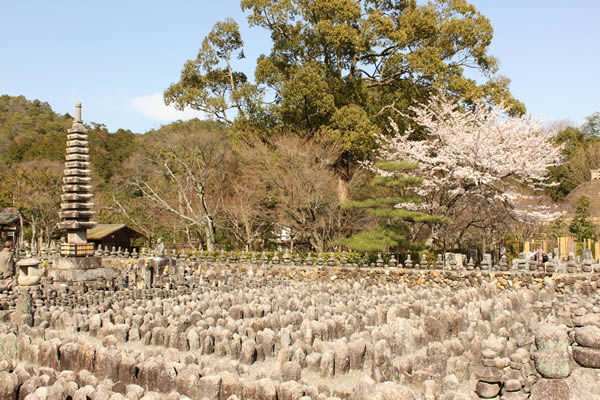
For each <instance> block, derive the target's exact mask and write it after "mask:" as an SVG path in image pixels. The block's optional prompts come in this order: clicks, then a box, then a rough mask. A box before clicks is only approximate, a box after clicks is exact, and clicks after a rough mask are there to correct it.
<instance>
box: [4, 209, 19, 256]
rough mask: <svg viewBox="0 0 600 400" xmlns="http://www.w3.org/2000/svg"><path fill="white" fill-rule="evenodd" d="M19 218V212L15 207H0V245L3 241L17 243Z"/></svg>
mask: <svg viewBox="0 0 600 400" xmlns="http://www.w3.org/2000/svg"><path fill="white" fill-rule="evenodd" d="M21 218H22V217H21V214H20V213H19V211H18V210H17V209H16V208H13V207H9V208H5V209H0V247H1V246H3V245H4V241H10V242H12V244H13V246H15V245H16V244H17V241H18V239H19V231H20V227H21V223H22V219H21Z"/></svg>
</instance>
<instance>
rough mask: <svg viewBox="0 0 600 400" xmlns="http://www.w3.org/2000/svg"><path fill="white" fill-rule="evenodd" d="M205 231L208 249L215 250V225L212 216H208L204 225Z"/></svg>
mask: <svg viewBox="0 0 600 400" xmlns="http://www.w3.org/2000/svg"><path fill="white" fill-rule="evenodd" d="M204 233H205V234H206V250H208V251H215V226H214V223H213V220H212V218H211V217H209V216H207V217H206V224H205V225H204Z"/></svg>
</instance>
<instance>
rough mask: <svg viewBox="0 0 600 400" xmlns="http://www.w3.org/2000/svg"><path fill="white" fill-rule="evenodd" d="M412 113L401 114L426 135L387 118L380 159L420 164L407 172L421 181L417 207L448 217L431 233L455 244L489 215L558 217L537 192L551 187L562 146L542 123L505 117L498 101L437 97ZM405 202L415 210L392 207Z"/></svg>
mask: <svg viewBox="0 0 600 400" xmlns="http://www.w3.org/2000/svg"><path fill="white" fill-rule="evenodd" d="M411 112H412V114H411V115H404V116H405V117H406V118H408V119H409V120H410V121H411V122H413V123H414V125H417V126H420V127H422V128H423V129H424V130H425V132H426V133H427V135H426V136H427V137H426V138H425V139H424V140H416V141H415V140H411V133H413V131H412V130H410V129H409V130H408V132H400V129H399V127H398V126H397V125H396V124H395V123H394V121H392V120H390V126H391V130H392V135H380V136H379V141H380V144H381V150H380V152H381V154H380V156H381V158H382V159H385V160H389V161H408V162H411V163H415V164H418V165H419V168H418V169H416V170H414V171H413V173H415V174H416V175H419V176H421V177H422V178H423V183H422V185H421V186H419V187H418V188H417V194H419V195H421V196H422V197H423V200H424V201H423V202H422V203H421V204H419V205H418V206H419V207H421V208H422V209H424V211H426V212H428V213H430V214H432V215H440V216H446V217H449V218H451V219H452V220H453V222H454V223H453V224H449V225H447V226H446V228H445V229H441V230H439V231H438V232H437V234H435V233H436V232H434V239H438V240H441V239H443V240H444V242H446V240H447V241H449V242H450V243H452V245H454V246H456V245H460V243H455V241H456V239H458V240H459V239H460V238H462V237H464V235H465V230H466V229H470V228H479V229H483V228H485V226H487V225H490V224H492V221H491V220H490V218H492V217H493V218H495V219H498V218H500V219H506V220H505V221H504V222H507V221H509V220H511V219H513V220H520V221H524V220H527V221H540V220H542V219H554V218H556V217H557V215H555V213H552V212H549V209H547V208H546V207H545V206H542V205H541V204H540V202H539V197H536V195H535V193H536V190H537V189H541V188H543V187H544V186H545V185H548V184H549V183H548V178H549V175H548V167H550V166H553V165H556V164H557V163H559V162H560V158H561V150H562V147H561V146H557V145H555V144H554V143H553V142H552V141H551V140H550V139H551V138H552V136H553V133H554V132H553V131H551V130H547V129H544V128H543V126H542V121H540V120H537V119H534V118H533V117H532V116H531V115H527V116H522V117H513V116H509V115H507V113H506V109H505V108H504V107H503V106H501V105H500V106H490V105H489V104H488V103H486V102H484V101H477V102H475V103H474V104H473V105H472V106H469V107H465V106H463V105H461V104H458V103H455V102H452V101H450V100H448V99H447V98H446V97H443V96H434V97H432V98H431V99H430V100H429V102H427V103H426V104H421V105H419V106H418V107H413V108H412V109H411ZM470 205H471V206H470ZM404 206H409V207H410V206H412V207H415V205H414V204H406V205H404V204H401V205H398V207H404ZM469 209H470V210H471V212H468V210H469ZM465 210H467V212H465ZM496 222H497V221H496ZM453 225H454V226H453ZM453 229H454V231H453ZM449 233H452V234H453V236H454V238H453V237H451V236H452V235H449ZM436 236H437V237H436ZM450 243H448V244H450ZM444 247H446V246H444Z"/></svg>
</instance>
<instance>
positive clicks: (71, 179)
mask: <svg viewBox="0 0 600 400" xmlns="http://www.w3.org/2000/svg"><path fill="white" fill-rule="evenodd" d="M91 181H92V178H90V177H87V176H65V177H64V178H63V183H65V184H67V185H74V184H78V183H83V184H86V183H90V182H91Z"/></svg>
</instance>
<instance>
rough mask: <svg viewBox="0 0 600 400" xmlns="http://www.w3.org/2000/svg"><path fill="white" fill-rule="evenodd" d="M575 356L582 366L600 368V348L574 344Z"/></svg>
mask: <svg viewBox="0 0 600 400" xmlns="http://www.w3.org/2000/svg"><path fill="white" fill-rule="evenodd" d="M573 358H574V359H575V361H576V362H577V364H579V365H581V366H582V367H586V368H600V350H598V349H593V348H589V347H581V346H573Z"/></svg>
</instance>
